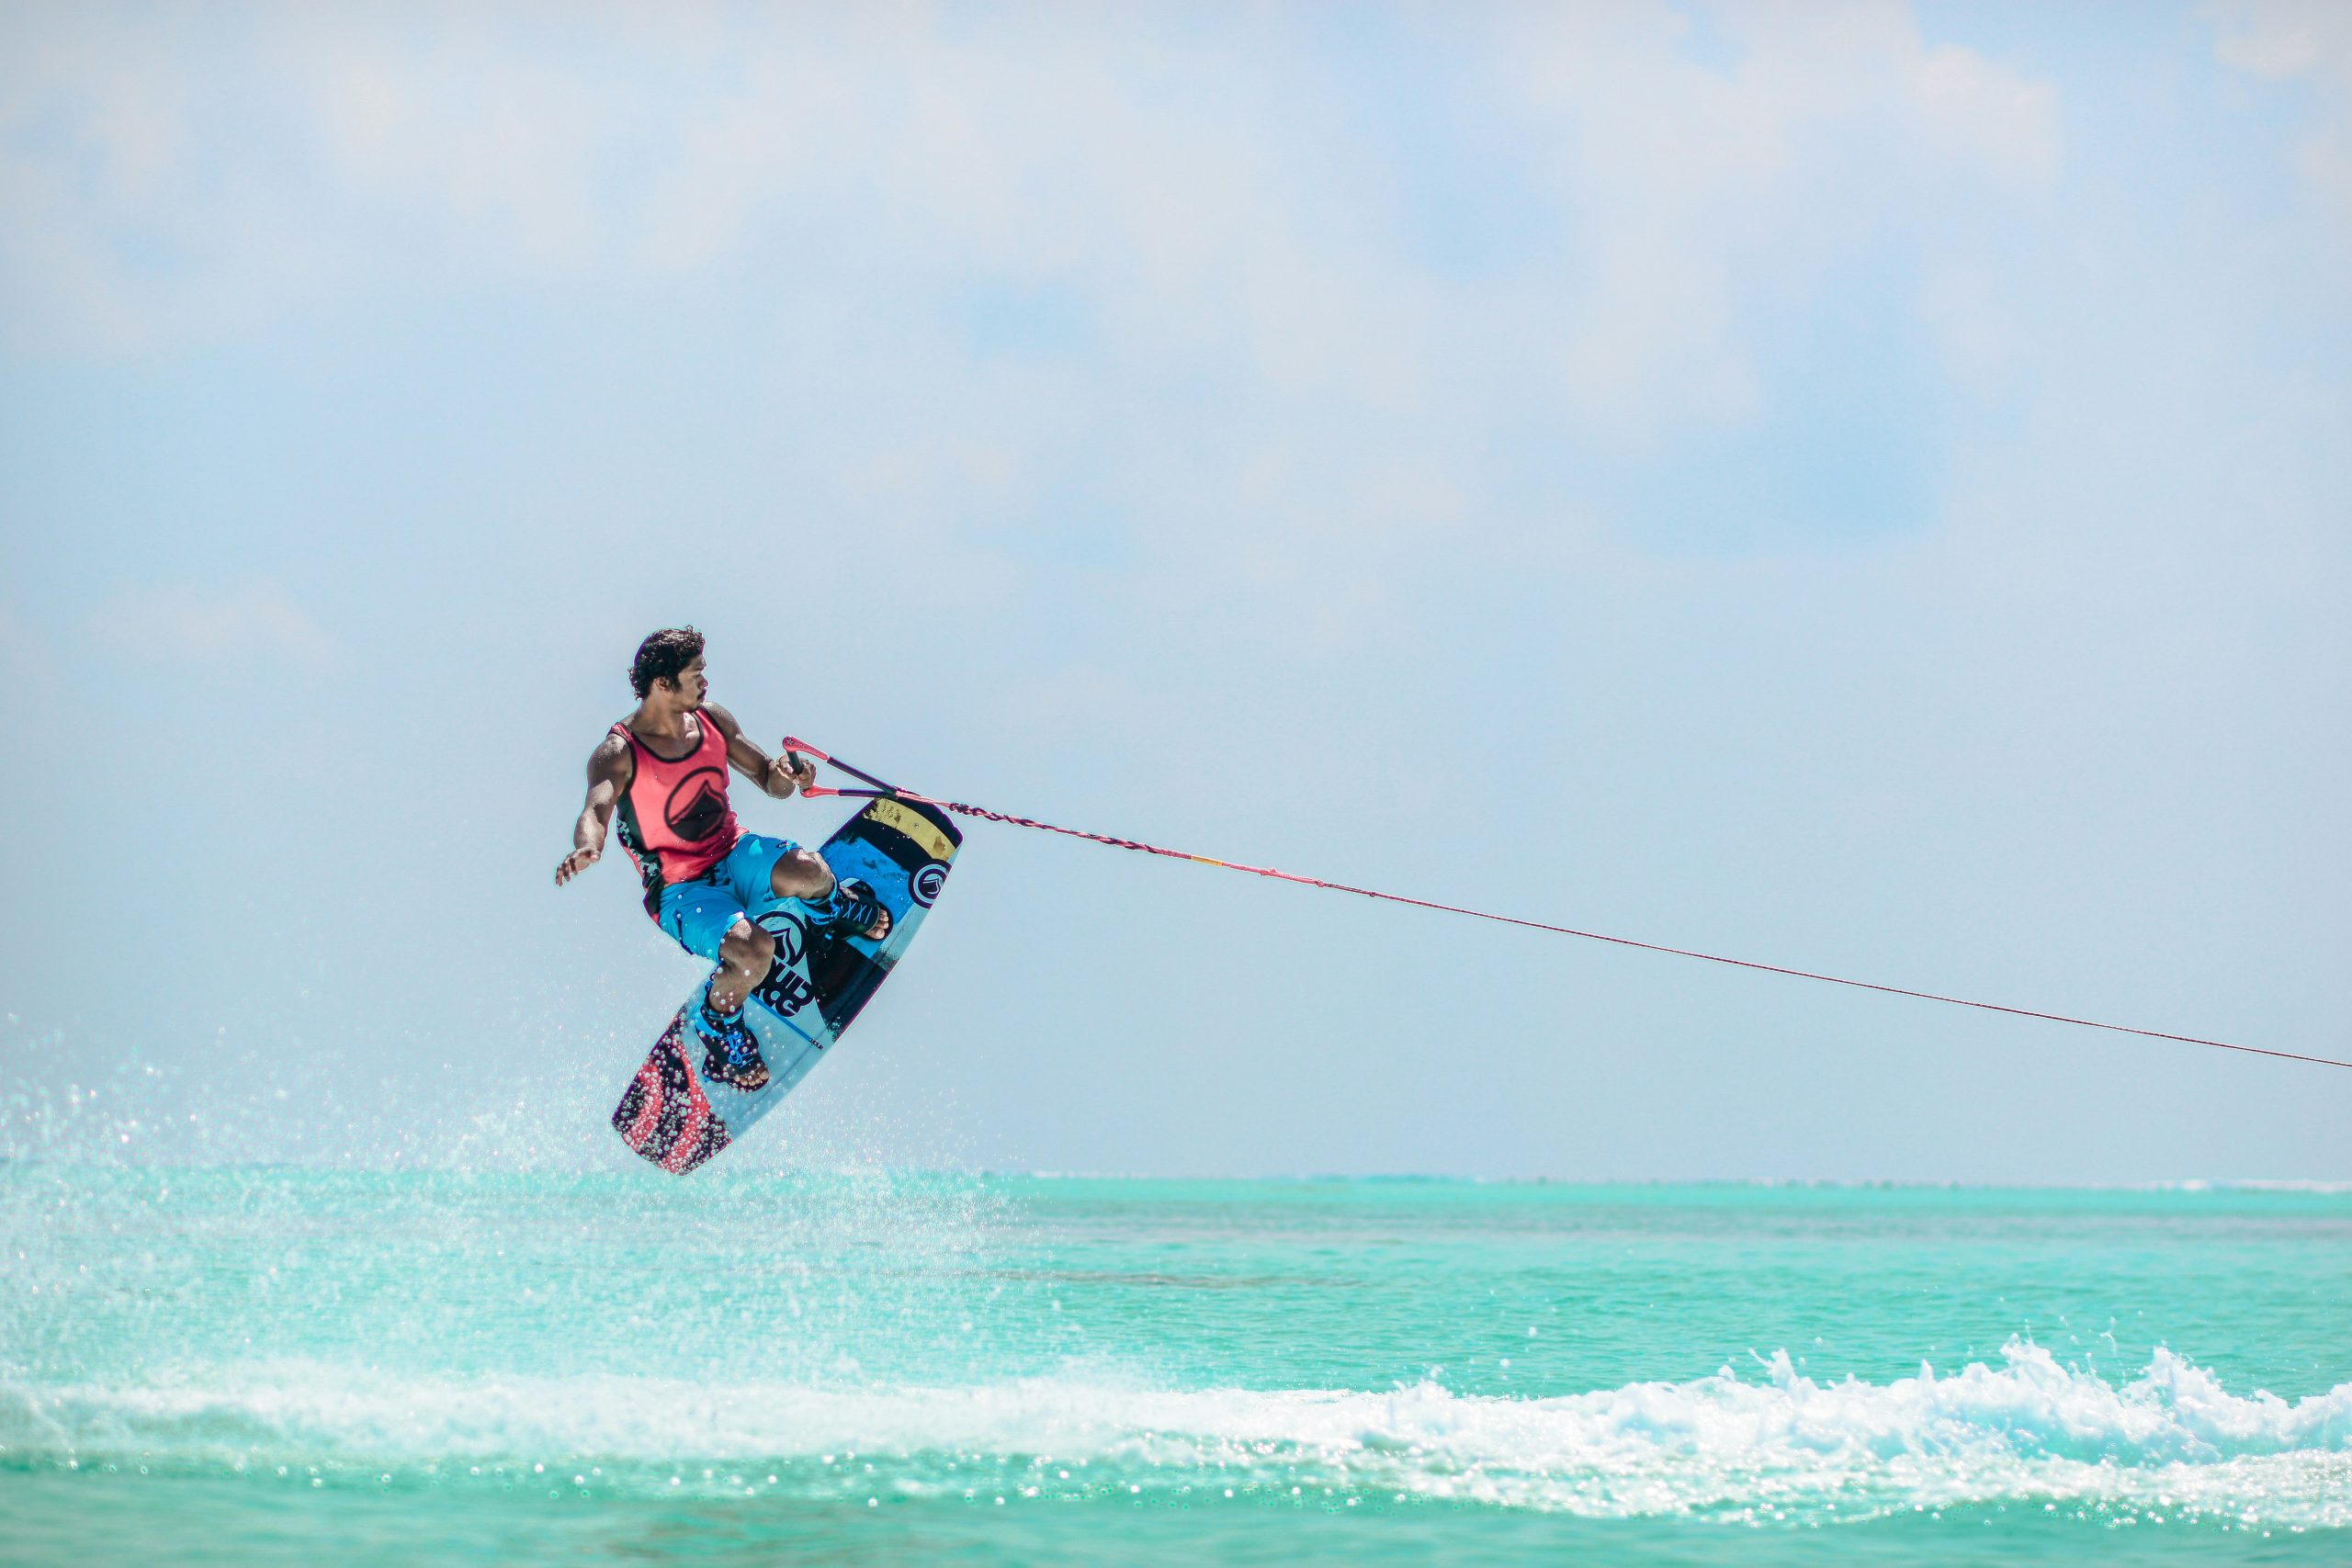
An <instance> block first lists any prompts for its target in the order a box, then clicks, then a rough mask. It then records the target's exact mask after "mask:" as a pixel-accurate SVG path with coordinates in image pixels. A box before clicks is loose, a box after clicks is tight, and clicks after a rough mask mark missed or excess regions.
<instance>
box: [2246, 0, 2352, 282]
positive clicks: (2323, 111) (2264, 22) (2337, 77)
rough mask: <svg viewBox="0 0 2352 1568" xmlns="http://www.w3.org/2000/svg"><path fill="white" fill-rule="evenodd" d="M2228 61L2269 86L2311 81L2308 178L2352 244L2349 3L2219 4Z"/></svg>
mask: <svg viewBox="0 0 2352 1568" xmlns="http://www.w3.org/2000/svg"><path fill="white" fill-rule="evenodd" d="M2211 14H2212V15H2213V17H2215V20H2216V21H2217V23H2218V25H2219V37H2218V39H2217V40H2216V45H2215V48H2216V51H2217V52H2218V53H2219V54H2220V56H2221V59H2222V62H2223V63H2224V64H2227V65H2232V66H2234V67H2236V68H2237V69H2238V70H2240V71H2244V72H2246V73H2250V74H2252V75H2255V76H2259V77H2263V78H2265V79H2267V80H2270V81H2289V80H2301V79H2303V78H2310V79H2312V81H2313V82H2314V83H2315V84H2316V85H2317V88H2318V91H2319V96H2320V103H2321V107H2320V112H2319V115H2318V123H2317V124H2316V125H2315V126H2314V128H2313V129H2312V130H2311V132H2310V133H2309V135H2308V136H2307V137H2306V138H2305V139H2304V141H2303V147H2302V165H2303V174H2304V175H2305V177H2306V178H2308V179H2309V180H2310V181H2311V183H2312V186H2313V187H2314V188H2316V189H2317V190H2318V191H2319V192H2320V193H2322V196H2323V198H2324V200H2326V201H2327V202H2328V203H2330V204H2331V206H2332V208H2333V209H2334V212H2335V217H2336V219H2337V220H2339V221H2341V222H2343V223H2344V224H2345V225H2346V230H2345V232H2344V234H2343V235H2342V236H2341V238H2342V239H2352V6H2345V5H2343V4H2341V3H2340V0H2222V4H2220V5H2217V6H2213V7H2212V8H2211Z"/></svg>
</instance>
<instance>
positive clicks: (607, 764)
mask: <svg viewBox="0 0 2352 1568" xmlns="http://www.w3.org/2000/svg"><path fill="white" fill-rule="evenodd" d="M629 761H630V758H629V746H628V737H627V736H625V735H623V734H622V733H621V727H620V726H619V725H617V724H616V725H615V726H613V727H612V728H610V729H607V730H606V731H605V738H604V739H602V740H599V741H597V742H596V749H595V750H594V751H591V752H589V753H588V766H589V768H590V769H591V770H592V771H594V772H596V773H605V772H609V771H613V770H618V769H626V768H627V767H628V764H629Z"/></svg>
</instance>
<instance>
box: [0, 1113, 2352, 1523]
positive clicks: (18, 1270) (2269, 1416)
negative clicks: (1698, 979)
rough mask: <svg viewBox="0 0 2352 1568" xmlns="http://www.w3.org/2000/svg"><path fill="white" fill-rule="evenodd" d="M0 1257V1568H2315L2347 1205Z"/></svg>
mask: <svg viewBox="0 0 2352 1568" xmlns="http://www.w3.org/2000/svg"><path fill="white" fill-rule="evenodd" d="M732 1157H733V1156H729V1158H732ZM0 1257H5V1260H6V1261H5V1271H6V1291H5V1294H0V1557H4V1558H5V1559H6V1561H7V1562H11V1563H19V1564H47V1563H58V1564H65V1563H73V1564H88V1563H92V1562H130V1561H140V1562H158V1561H160V1562H220V1563H275V1562H288V1563H292V1562H302V1563H314V1562H358V1563H366V1562H387V1563H389V1562H421V1561H427V1560H432V1561H457V1562H465V1561H473V1562H628V1563H662V1562H695V1563H737V1562H741V1563H761V1562H801V1561H809V1560H846V1561H866V1562H928V1561H935V1560H943V1559H950V1558H952V1559H954V1560H958V1561H969V1562H1005V1563H1016V1562H1055V1561H1087V1562H1170V1563H1174V1562H1198V1561H1203V1560H1209V1561H1219V1562H1295V1561H1347V1562H1366V1563H1380V1562H1446V1563H1456V1562H1554V1561H1562V1560H1568V1559H1579V1560H1591V1561H1600V1562H1629V1563H1643V1562H1655V1563H1731V1564H1749V1563H1754V1564H1762V1563H1798V1562H1804V1563H1822V1562H1860V1563H1893V1562H1921V1563H1926V1562H1935V1563H1953V1562H1984V1563H1996V1562H1998V1563H2010V1562H2147V1563H2158V1562H2183V1563H2188V1562H2196V1563H2205V1564H2210V1563H2241V1562H2243V1563H2299V1562H2313V1563H2318V1562H2352V1192H2346V1191H2345V1190H2326V1189H2293V1188H2232V1187H2227V1186H2212V1187H2207V1186H2200V1185H2196V1184H2190V1185H2185V1186H2179V1187H2171V1188H2158V1189H2151V1190H2001V1189H1976V1190H1971V1189H1957V1188H1927V1187H1838V1186H1740V1185H1697V1186H1577V1185H1552V1184H1543V1183H1525V1182H1521V1183H1500V1182H1498V1183H1479V1182H1469V1181H1442V1180H1397V1179H1376V1180H1374V1179H1299V1180H1279V1181H1273V1180H1269V1181H1246V1180H1217V1181H1168V1180H1144V1179H1080V1178H1053V1177H1041V1176H1021V1177H1002V1176H984V1175H952V1174H937V1173H918V1172H903V1171H892V1170H888V1169H868V1170H844V1171H833V1172H819V1171H797V1170H792V1169H788V1168H770V1169H756V1168H752V1165H751V1163H750V1162H748V1161H745V1162H741V1168H730V1166H729V1160H728V1159H722V1160H721V1161H719V1162H718V1163H717V1164H715V1165H714V1166H712V1167H711V1168H707V1169H706V1170H704V1171H702V1172H699V1173H697V1174H696V1175H695V1176H693V1177H691V1178H689V1179H684V1180H680V1179H673V1178H671V1177H668V1176H664V1175H662V1174H660V1173H658V1172H655V1171H652V1170H650V1169H646V1170H642V1171H639V1170H620V1169H614V1168H607V1169H603V1170H597V1171H591V1172H550V1171H546V1170H527V1169H516V1170H507V1171H497V1170H490V1171H485V1170H470V1171H464V1170H450V1169H443V1170H414V1169H410V1170H401V1169H392V1170H333V1169H314V1168H296V1167H263V1166H237V1165H220V1164H210V1165H205V1166H194V1167H188V1168H173V1167H170V1166H153V1165H151V1166H130V1165H109V1164H105V1163H97V1162H91V1161H85V1160H82V1159H78V1158H75V1159H53V1158H43V1157H38V1156H30V1157H19V1158H16V1159H12V1160H9V1161H7V1162H6V1163H5V1164H0Z"/></svg>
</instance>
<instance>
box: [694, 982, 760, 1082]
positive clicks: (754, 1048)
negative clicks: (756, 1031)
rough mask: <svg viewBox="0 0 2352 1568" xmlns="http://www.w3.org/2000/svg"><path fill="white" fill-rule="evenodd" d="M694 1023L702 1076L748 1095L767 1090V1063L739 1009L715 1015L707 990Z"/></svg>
mask: <svg viewBox="0 0 2352 1568" xmlns="http://www.w3.org/2000/svg"><path fill="white" fill-rule="evenodd" d="M694 1023H695V1033H696V1034H697V1035H699V1036H701V1038H702V1044H703V1055H702V1076H703V1077H707V1078H711V1079H715V1080H716V1081H718V1082H719V1083H723V1084H725V1085H727V1086H728V1087H729V1088H730V1089H742V1090H744V1091H746V1092H747V1093H748V1092H750V1091H752V1090H754V1089H765V1088H767V1086H768V1065H767V1061H766V1059H765V1058H763V1056H762V1055H760V1043H759V1041H758V1040H756V1039H754V1038H753V1037H752V1030H751V1026H750V1025H749V1024H747V1023H745V1022H744V1021H743V1010H742V1009H741V1007H740V1006H739V1007H737V1008H736V1010H734V1011H733V1012H727V1013H721V1012H714V1011H712V1010H711V1006H710V993H709V992H708V991H707V990H706V991H704V993H703V998H702V1002H701V1004H700V1005H699V1006H697V1007H696V1008H695V1020H694Z"/></svg>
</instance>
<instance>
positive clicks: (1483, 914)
mask: <svg viewBox="0 0 2352 1568" xmlns="http://www.w3.org/2000/svg"><path fill="white" fill-rule="evenodd" d="M784 744H785V747H786V750H795V751H801V752H805V753H807V754H808V755H809V756H811V757H815V758H817V759H818V760H819V761H825V762H831V764H832V765H833V766H834V767H836V768H840V769H841V770H842V772H843V773H851V774H853V775H854V776H856V777H858V778H861V779H865V781H866V782H867V783H869V784H873V785H875V786H876V787H875V788H873V789H870V790H863V789H852V790H842V789H825V788H818V789H810V790H803V791H802V792H801V793H802V794H804V795H888V796H895V797H897V798H899V799H901V800H919V801H921V802H922V803H923V804H924V805H926V806H935V807H939V808H940V809H941V810H943V811H952V812H955V813H956V815H957V816H959V817H977V818H980V819H981V820H982V821H987V822H1001V823H1003V824H1005V825H1006V826H1008V827H1012V828H1031V829H1036V830H1037V831H1038V832H1041V833H1059V834H1061V835H1062V836H1063V837H1065V838H1070V839H1084V840H1087V841H1088V842H1089V843H1095V844H1107V845H1109V846H1110V847H1111V848H1113V849H1114V850H1133V851H1136V852H1138V853H1140V854H1148V855H1161V856H1165V857H1166V858H1168V859H1170V860H1183V861H1191V862H1192V863H1193V864H1195V865H1211V866H1216V867H1218V868H1219V869H1221V870H1225V871H1241V872H1247V873H1249V874H1250V875H1252V876H1266V877H1272V878H1274V879H1275V880H1277V881H1281V882H1295V883H1297V884H1299V885H1300V886H1305V887H1321V888H1325V889H1328V890H1329V891H1330V892H1333V893H1352V894H1355V895H1356V896H1357V897H1363V898H1376V899H1379V900H1381V901H1382V902H1384V903H1389V904H1407V905H1410V906H1411V907H1412V908H1417V909H1435V910H1437V911H1438V912H1439V913H1441V914H1447V915H1467V916H1469V917H1470V918H1471V919H1478V920H1492V921H1494V922H1495V923H1496V924H1497V925H1505V926H1518V927H1521V929H1523V930H1526V931H1549V932H1551V933H1553V934H1554V935H1555V936H1573V937H1581V938H1582V939H1584V940H1585V941H1587V942H1608V943H1611V945H1613V946H1617V947H1633V948H1639V949H1640V950H1641V951H1643V952H1645V953H1667V954H1669V955H1671V956H1673V957H1676V958H1696V959H1701V960H1703V961H1704V962H1706V963H1709V964H1726V965H1728V966H1730V967H1732V968H1735V969H1753V970H1756V971H1758V972H1759V973H1762V974H1766V975H1785V976H1789V977H1790V978H1792V979H1796V980H1818V981H1820V982H1821V983H1823V984H1824V985H1829V986H1847V987H1852V988H1853V989H1855V990H1858V991H1878V992H1881V993H1883V994H1884V995H1886V996H1890V997H1911V998H1917V1000H1920V1001H1924V1002H1941V1003H1943V1004H1945V1005H1946V1006H1948V1007H1960V1008H1974V1009H1977V1010H1979V1011H1982V1012H1998V1013H2007V1014H2008V1015H2009V1016H2010V1017H2012V1018H2037V1019H2041V1020H2042V1021H2045V1022H2049V1023H2065V1024H2072V1025H2074V1026H2075V1027H2076V1028H2078V1029H2103V1030H2106V1031H2108V1032H2109V1033H2113V1034H2136V1035H2139V1036H2141V1037H2142V1038H2143V1039H2148V1040H2172V1041H2177V1042H2178V1043H2181V1044H2184V1045H2205V1046H2210V1047H2211V1048H2212V1049H2214V1050H2216V1051H2238V1052H2242V1053H2244V1054H2245V1055H2249V1056H2274V1057H2277V1058H2278V1060H2280V1061H2285V1062H2308V1063H2310V1064H2312V1066H2321V1067H2344V1068H2346V1069H2352V1062H2346V1061H2340V1060H2338V1059H2337V1058H2335V1057H2334V1056H2308V1055H2302V1054H2301V1053H2299V1052H2294V1051H2277V1050H2272V1049H2270V1048H2269V1047H2267V1046H2263V1045H2241V1044H2236V1043H2233V1042H2231V1041H2227V1040H2208V1039H2206V1038H2204V1037H2203V1036H2201V1035H2196V1034H2174V1033H2171V1032H2168V1031H2165V1030H2162V1029H2140V1028H2136V1027H2134V1026H2133V1025H2131V1024H2128V1023H2103V1022H2101V1021H2098V1019H2095V1018H2076V1017H2074V1016H2073V1015H2071V1014H2068V1013H2063V1012H2043V1011H2041V1010H2039V1009H2035V1008H2020V1007H2010V1006H2007V1005H2006V1004H2005V1003H2001V1002H1986V1001H1977V1000H1973V999H1972V998H1968V997H1948V996H1944V995H1942V994H1941V993H1939V992H1936V991H1915V990H1913V989H1911V988H1910V987H1905V986H1888V985H1882V984H1881V983H1879V982H1878V981H1875V980H1856V979H1850V978H1849V977H1847V976H1842V975H1824V974H1819V973H1817V972H1815V971H1814V970H1811V969H1791V968H1786V967H1783V966H1782V965H1781V964H1764V963H1759V962H1758V961H1757V960H1755V959H1752V958H1729V957H1725V956H1724V954H1722V953H1702V952H1700V951H1699V950H1698V949H1696V948H1691V947H1670V946H1668V945H1667V944H1666V943H1664V942H1637V941H1635V940H1634V938H1632V937H1628V936H1611V935H1610V934H1609V933H1607V932H1606V931H1583V930H1580V929H1578V928H1577V927H1575V926H1555V925H1553V924H1550V923H1549V922H1547V921H1544V920H1530V919H1521V918H1520V917H1519V916H1517V915H1498V914H1495V913H1493V912H1492V911H1490V910H1487V909H1473V908H1467V907H1465V906H1464V905H1460V904H1441V903H1437V902H1435V901H1434V900H1431V899H1428V898H1413V897H1407V896H1406V895H1404V894H1402V893H1383V892H1381V891H1379V890H1378V889H1376V888H1371V887H1357V886H1351V885H1350V884H1348V883H1345V882H1327V881H1325V880H1324V879H1323V878H1321V877H1319V876H1306V875H1302V874H1299V873H1297V872H1294V871H1277V870H1276V869H1274V868H1273V867H1272V866H1266V865H1244V864H1242V863H1240V862H1238V861H1229V860H1218V859H1217V858H1216V857H1215V856H1214V855H1196V854H1193V853H1190V852H1187V851H1184V850H1171V849H1167V848H1164V847H1162V846H1161V845H1159V844H1148V843H1145V842H1144V841H1143V840H1140V839H1119V838H1114V837H1112V836H1111V835H1110V834H1108V833H1090V832H1088V831H1086V830H1085V829H1082V828H1060V827H1057V826H1055V825H1054V824H1053V823H1051V822H1040V821H1038V820H1036V819H1035V818H1030V817H1014V816H1011V815H1009V814H1008V813H1005V812H1002V811H990V810H989V809H988V808H987V807H980V806H969V805H967V804H965V803H964V802H962V801H960V800H941V799H938V798H936V797H934V796H932V795H918V794H917V793H915V792H914V791H913V790H910V789H898V788H895V787H893V786H891V785H889V784H883V783H882V781H881V780H879V779H876V778H875V777H874V776H873V775H872V774H870V773H860V772H859V771H858V770H857V769H855V768H852V767H849V766H848V765H847V764H845V763H842V762H841V761H837V760H835V759H834V758H832V757H830V756H827V755H826V754H825V753H824V752H822V751H820V750H817V749H816V748H815V747H813V746H810V745H809V744H808V743H807V742H806V741H801V740H796V739H792V738H790V737H788V736H787V737H786V739H785V742H784Z"/></svg>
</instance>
